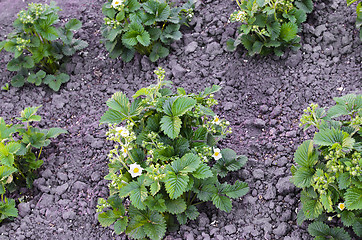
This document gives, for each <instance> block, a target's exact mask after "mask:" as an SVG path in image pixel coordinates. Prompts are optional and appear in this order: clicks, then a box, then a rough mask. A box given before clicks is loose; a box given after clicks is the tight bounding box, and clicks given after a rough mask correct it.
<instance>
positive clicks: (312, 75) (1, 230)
mask: <svg viewBox="0 0 362 240" xmlns="http://www.w3.org/2000/svg"><path fill="white" fill-rule="evenodd" d="M28 2H30V1H25V2H23V1H20V0H16V1H14V0H13V1H9V0H5V1H1V2H0V9H5V11H3V12H2V14H1V16H0V22H1V23H2V24H1V25H0V30H1V34H0V40H4V39H5V36H6V34H7V33H9V32H11V30H12V26H11V23H12V22H13V21H14V19H15V18H16V13H17V12H19V11H20V10H21V9H22V8H24V7H25V6H26V4H27V3H28ZM37 2H44V1H37ZM102 4H103V1H100V0H97V1H91V0H86V1H74V0H63V1H59V2H58V5H59V6H60V7H61V8H62V9H63V11H62V12H60V16H61V20H62V19H64V20H65V19H70V18H74V17H76V18H78V19H79V20H81V21H82V22H83V27H82V29H81V30H79V31H78V32H77V34H76V36H77V37H79V38H81V39H83V40H87V41H88V43H89V46H88V48H86V49H84V50H83V51H81V52H80V53H78V54H76V55H75V56H73V58H72V61H71V64H70V65H69V66H68V68H67V70H68V73H69V74H70V75H71V77H70V81H69V82H68V83H67V84H65V85H63V86H62V87H61V89H60V91H59V92H54V91H52V90H51V89H49V88H48V87H46V86H40V87H35V86H34V85H30V84H28V85H25V86H24V87H23V88H14V87H10V90H9V91H1V92H0V116H2V117H3V118H4V119H5V121H9V120H10V119H11V118H12V117H13V116H15V115H18V113H19V112H20V111H21V110H22V109H24V108H25V107H27V106H38V105H42V106H43V107H42V108H41V109H39V111H38V114H39V115H41V116H42V118H43V121H42V123H41V124H42V127H45V128H50V127H61V128H65V129H67V130H68V132H69V134H67V135H61V136H59V137H58V138H57V139H55V140H54V141H53V142H52V144H51V145H50V146H48V147H47V148H46V149H44V151H43V153H42V155H43V160H44V164H43V166H42V168H41V169H40V171H39V178H38V179H37V180H35V182H34V188H33V189H30V190H27V189H21V190H20V192H18V193H16V194H17V195H16V197H21V196H23V200H22V203H20V204H19V205H18V209H19V215H20V216H19V217H18V218H16V219H15V220H14V221H13V222H10V221H7V222H4V223H2V225H1V226H0V239H41V238H43V239H124V238H126V237H125V236H124V235H120V236H117V235H115V234H114V233H113V231H112V230H111V229H109V228H103V227H102V226H100V224H99V223H98V220H97V216H96V205H97V199H98V198H99V197H106V196H107V195H108V188H107V184H108V181H106V180H103V177H104V176H105V175H107V173H108V166H107V164H108V159H107V154H108V152H109V150H110V149H111V147H112V146H111V143H110V142H108V141H106V136H105V132H106V131H107V126H106V125H101V126H99V120H100V117H101V116H102V114H103V113H104V112H105V111H106V109H107V107H106V105H105V101H106V100H107V99H108V98H109V97H111V95H112V94H113V93H114V92H116V91H123V92H125V93H126V94H127V96H129V97H130V96H131V95H132V94H134V93H135V92H136V91H137V90H138V89H139V88H140V87H146V86H148V85H150V84H153V83H155V82H156V78H155V76H154V74H153V70H154V69H156V67H158V66H162V67H163V68H164V69H165V70H166V75H167V78H168V79H169V80H171V81H173V83H174V84H175V85H176V86H177V87H183V88H185V89H186V91H187V92H198V91H200V90H203V89H204V88H205V87H207V86H211V85H212V84H217V85H220V86H222V87H223V88H222V90H221V91H220V92H219V93H217V95H216V99H218V101H219V105H218V107H217V108H216V109H215V112H216V113H217V114H218V115H220V116H222V117H223V118H226V119H227V120H229V121H230V123H231V126H232V128H233V134H231V135H229V137H228V138H226V139H225V140H224V141H223V142H222V144H223V145H224V147H229V148H232V149H234V150H235V151H236V152H238V153H239V154H245V155H247V156H248V158H249V161H248V163H247V164H246V166H245V167H244V168H243V170H241V171H240V172H237V173H232V174H230V176H229V177H228V179H227V180H232V181H233V182H234V181H235V180H237V179H241V180H243V181H246V182H247V183H248V184H249V187H250V192H249V193H248V194H247V195H246V196H244V197H242V198H241V199H237V200H234V201H233V209H232V211H231V212H230V213H225V212H222V211H218V210H216V208H214V207H213V206H212V205H211V204H210V205H209V204H204V205H202V206H200V212H201V215H200V216H199V217H198V219H197V220H195V221H191V222H189V223H188V224H187V225H184V226H181V227H180V229H179V231H176V232H170V233H167V237H166V239H213V238H214V239H285V240H288V239H293V240H294V239H311V237H310V236H309V234H308V232H307V230H306V227H307V224H303V225H302V226H298V225H297V223H296V211H297V209H298V207H300V206H299V194H298V193H299V190H298V189H296V188H295V186H294V185H293V184H292V183H290V181H289V179H290V177H291V172H290V167H291V165H292V163H293V155H294V152H295V150H296V148H297V147H298V145H299V144H300V143H301V142H302V141H303V140H305V139H309V138H312V137H313V136H312V135H311V134H308V132H303V131H302V129H301V128H300V127H299V118H300V116H301V114H302V112H303V109H304V108H306V107H307V106H308V104H309V103H311V102H314V103H318V104H319V105H320V106H327V105H330V104H331V103H332V102H333V100H332V98H333V97H336V96H342V95H345V94H347V93H353V92H354V93H357V92H358V91H359V93H361V90H362V71H361V59H362V45H361V42H360V40H359V37H358V32H357V30H356V29H355V25H354V22H355V17H356V16H355V10H354V9H353V8H348V7H347V6H346V3H345V1H343V0H334V1H323V2H320V1H318V2H316V3H315V10H314V11H313V12H312V13H311V14H310V15H309V16H308V20H307V22H306V23H304V24H303V31H302V33H301V37H302V42H301V43H302V48H301V49H300V50H298V51H297V52H286V53H285V54H284V56H282V57H280V58H279V57H273V56H268V57H260V56H256V57H249V56H247V54H246V50H245V49H239V50H240V51H237V52H234V53H229V52H227V51H226V41H227V40H228V39H229V38H231V37H235V33H236V32H235V31H236V28H237V25H236V24H234V23H233V24H230V23H228V16H229V15H230V13H232V12H233V11H234V10H235V9H236V4H235V3H233V2H231V1H225V0H214V1H212V0H203V1H199V2H198V4H197V7H196V10H195V16H194V19H193V21H192V22H191V24H190V25H191V26H190V28H186V27H183V29H182V31H183V33H184V35H183V37H182V39H181V40H180V41H178V42H175V43H173V44H172V47H171V51H170V55H169V56H168V57H167V58H166V59H162V60H159V61H158V62H156V63H151V62H150V61H149V60H148V58H147V57H142V56H140V55H136V57H135V59H134V60H132V61H131V62H129V63H123V62H122V61H121V60H119V59H118V60H112V59H110V58H109V57H108V56H107V51H106V50H105V48H104V46H103V45H102V44H100V40H101V34H100V30H99V29H100V27H101V24H102V22H103V15H102V13H101V8H102ZM10 57H11V56H10V54H8V53H6V52H1V53H0V64H1V65H0V66H1V67H0V76H1V77H0V86H3V85H5V83H8V82H9V81H10V79H11V77H12V76H13V73H11V72H9V71H7V70H6V64H7V63H8V62H9V60H10V59H11V58H10Z"/></svg>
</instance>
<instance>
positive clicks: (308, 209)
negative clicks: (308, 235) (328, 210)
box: [303, 199, 323, 219]
mask: <svg viewBox="0 0 362 240" xmlns="http://www.w3.org/2000/svg"><path fill="white" fill-rule="evenodd" d="M303 212H304V215H305V216H306V217H307V218H308V219H315V218H317V217H318V216H319V215H321V214H322V212H323V206H322V204H321V203H320V202H319V201H318V200H316V199H309V200H306V201H305V202H304V203H303Z"/></svg>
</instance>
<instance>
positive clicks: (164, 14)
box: [155, 3, 171, 22]
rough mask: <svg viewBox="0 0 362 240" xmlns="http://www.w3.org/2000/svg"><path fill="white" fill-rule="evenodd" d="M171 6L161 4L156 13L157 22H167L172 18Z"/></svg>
mask: <svg viewBox="0 0 362 240" xmlns="http://www.w3.org/2000/svg"><path fill="white" fill-rule="evenodd" d="M170 10H171V9H170V6H169V5H168V4H167V3H161V4H159V6H158V7H157V11H156V14H155V15H156V18H155V20H156V21H157V22H163V21H166V19H167V18H168V17H169V16H170V13H171V11H170Z"/></svg>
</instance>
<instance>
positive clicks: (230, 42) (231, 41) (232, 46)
mask: <svg viewBox="0 0 362 240" xmlns="http://www.w3.org/2000/svg"><path fill="white" fill-rule="evenodd" d="M226 50H227V51H229V52H234V51H235V50H236V46H235V40H234V39H228V40H227V41H226Z"/></svg>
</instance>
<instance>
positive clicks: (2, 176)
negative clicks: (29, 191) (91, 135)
mask: <svg viewBox="0 0 362 240" xmlns="http://www.w3.org/2000/svg"><path fill="white" fill-rule="evenodd" d="M40 107H41V106H39V107H28V108H25V109H24V110H23V111H22V112H21V114H20V117H19V118H16V119H18V120H19V121H21V122H22V124H16V125H13V124H11V125H7V124H6V123H5V121H4V119H3V118H2V117H0V195H1V202H0V222H1V221H2V220H4V219H5V218H8V217H16V216H17V209H16V208H15V201H14V200H13V199H7V198H6V197H5V193H6V190H8V191H10V192H12V191H14V190H15V189H16V187H17V186H22V185H26V186H27V187H28V188H30V187H31V186H32V183H33V180H34V179H35V174H34V171H35V170H36V169H38V168H39V167H40V166H41V165H42V164H43V161H42V160H40V159H39V158H40V154H41V152H42V149H43V147H46V146H48V145H49V144H50V138H55V137H57V136H58V135H59V134H62V133H67V131H65V130H63V129H61V128H50V129H39V128H35V127H32V126H31V125H30V123H31V122H39V121H40V120H41V117H40V116H39V115H36V112H37V110H38V109H39V108H40ZM14 135H16V136H14ZM34 149H39V153H38V156H36V155H35V153H34Z"/></svg>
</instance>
